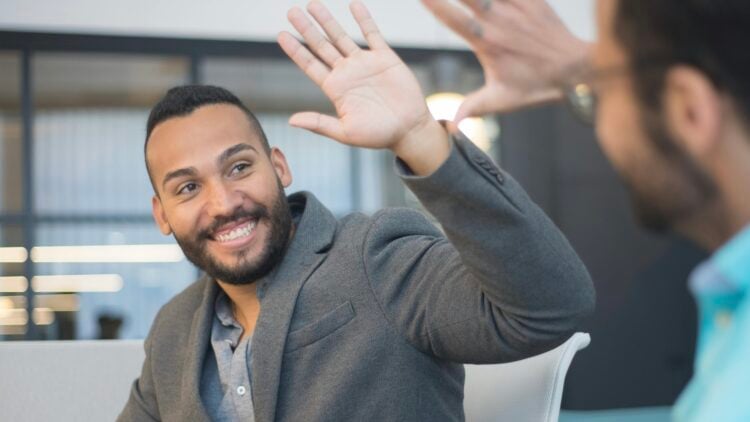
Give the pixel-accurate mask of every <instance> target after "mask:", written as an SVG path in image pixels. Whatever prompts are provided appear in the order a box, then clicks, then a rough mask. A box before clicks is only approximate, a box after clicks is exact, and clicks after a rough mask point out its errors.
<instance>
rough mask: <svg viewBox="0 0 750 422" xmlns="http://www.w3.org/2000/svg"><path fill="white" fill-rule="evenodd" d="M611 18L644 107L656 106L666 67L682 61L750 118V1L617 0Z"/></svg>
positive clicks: (652, 108) (658, 106)
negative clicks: (749, 47) (699, 73)
mask: <svg viewBox="0 0 750 422" xmlns="http://www.w3.org/2000/svg"><path fill="white" fill-rule="evenodd" d="M614 19H615V21H614V33H615V36H616V37H617V39H618V41H619V42H620V43H621V44H622V45H623V47H624V48H625V51H626V53H627V55H628V57H629V59H630V66H631V68H632V72H633V75H634V77H633V79H634V84H635V88H636V91H637V95H638V98H639V99H640V101H641V102H642V104H643V106H645V107H646V108H647V111H648V112H659V111H660V110H661V106H662V104H661V102H662V94H663V90H664V83H665V79H666V75H667V72H668V70H669V68H670V67H672V66H675V65H681V64H682V65H688V66H691V67H693V68H695V69H697V70H699V71H701V72H702V73H704V74H705V75H706V77H707V78H708V79H709V80H710V81H711V83H712V84H713V85H714V86H715V87H716V88H717V90H719V91H720V92H722V93H723V94H725V95H726V96H727V97H728V98H730V99H731V100H732V101H733V102H734V106H735V107H736V110H737V113H738V115H740V116H741V118H742V119H743V120H744V122H745V123H746V124H747V123H749V122H750V76H749V75H750V49H748V48H747V45H746V44H745V43H746V42H747V40H750V1H748V0H658V1H655V0H618V7H617V10H616V12H615V18H614Z"/></svg>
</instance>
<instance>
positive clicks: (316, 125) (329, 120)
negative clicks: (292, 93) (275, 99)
mask: <svg viewBox="0 0 750 422" xmlns="http://www.w3.org/2000/svg"><path fill="white" fill-rule="evenodd" d="M289 124H290V125H292V126H294V127H298V128H300V129H306V130H309V131H310V132H315V133H317V134H318V135H323V136H326V137H329V138H331V139H335V140H337V141H343V139H344V130H343V128H342V127H341V123H340V122H339V120H338V119H336V118H334V117H331V116H327V115H325V114H320V113H315V112H312V111H305V112H302V113H295V114H293V115H292V117H290V118H289Z"/></svg>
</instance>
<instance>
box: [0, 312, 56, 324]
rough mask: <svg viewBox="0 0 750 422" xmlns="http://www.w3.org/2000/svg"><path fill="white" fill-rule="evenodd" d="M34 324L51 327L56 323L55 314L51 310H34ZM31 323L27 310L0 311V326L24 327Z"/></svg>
mask: <svg viewBox="0 0 750 422" xmlns="http://www.w3.org/2000/svg"><path fill="white" fill-rule="evenodd" d="M33 319H34V324H36V325H51V324H52V323H53V322H55V313H54V312H52V309H49V308H34V313H33ZM28 322H29V313H28V311H26V309H0V326H5V327H23V326H25V325H26V324H27V323H28Z"/></svg>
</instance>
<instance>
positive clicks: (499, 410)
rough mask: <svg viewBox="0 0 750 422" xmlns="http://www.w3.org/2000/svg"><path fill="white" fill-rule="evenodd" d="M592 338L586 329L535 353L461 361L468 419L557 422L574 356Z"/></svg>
mask: <svg viewBox="0 0 750 422" xmlns="http://www.w3.org/2000/svg"><path fill="white" fill-rule="evenodd" d="M590 342H591V337H590V336H589V335H588V334H586V333H575V334H574V335H573V336H572V337H570V339H568V341H566V342H565V343H563V344H562V345H560V346H558V347H557V348H555V349H552V350H550V351H548V352H546V353H542V354H541V355H538V356H533V357H530V358H528V359H524V360H520V361H517V362H512V363H505V364H498V365H464V367H465V368H466V384H465V386H464V411H465V413H466V421H467V422H490V421H491V422H498V421H502V422H506V421H507V422H557V420H558V418H559V416H560V401H561V400H562V391H563V384H564V383H565V375H566V374H567V372H568V367H569V366H570V363H571V361H572V360H573V356H575V354H576V352H578V351H579V350H581V349H583V348H585V347H586V346H588V345H589V343H590Z"/></svg>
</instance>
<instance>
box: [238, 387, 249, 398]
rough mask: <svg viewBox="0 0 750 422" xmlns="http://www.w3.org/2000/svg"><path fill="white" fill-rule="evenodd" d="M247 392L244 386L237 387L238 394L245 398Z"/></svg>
mask: <svg viewBox="0 0 750 422" xmlns="http://www.w3.org/2000/svg"><path fill="white" fill-rule="evenodd" d="M246 392H247V390H246V389H245V386H244V385H240V386H239V387H237V394H239V395H241V396H244V395H245V393H246Z"/></svg>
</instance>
